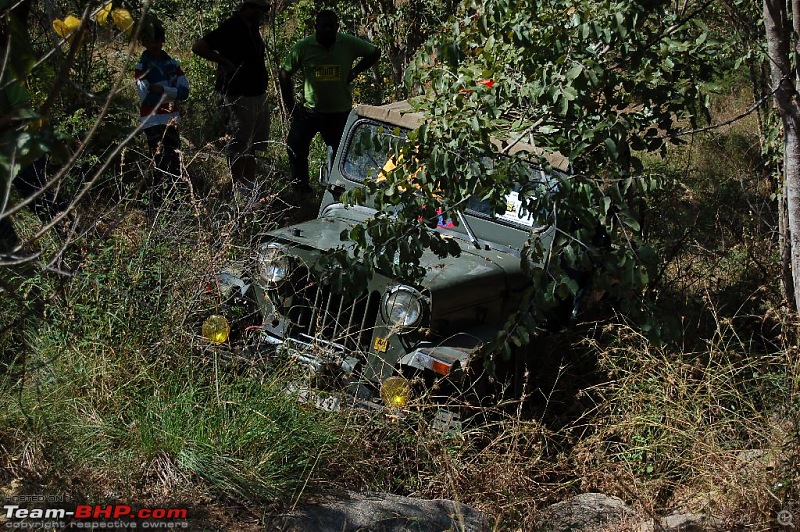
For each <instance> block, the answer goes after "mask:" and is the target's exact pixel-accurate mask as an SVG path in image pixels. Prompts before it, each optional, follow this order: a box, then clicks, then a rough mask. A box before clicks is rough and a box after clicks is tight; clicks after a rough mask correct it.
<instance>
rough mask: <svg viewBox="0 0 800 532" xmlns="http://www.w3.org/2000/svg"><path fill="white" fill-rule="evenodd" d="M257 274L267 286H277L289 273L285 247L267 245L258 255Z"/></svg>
mask: <svg viewBox="0 0 800 532" xmlns="http://www.w3.org/2000/svg"><path fill="white" fill-rule="evenodd" d="M258 273H259V275H260V276H261V278H262V279H263V280H264V281H265V282H267V283H268V284H277V283H279V282H281V281H283V279H284V278H285V277H286V275H287V274H288V273H289V257H288V256H287V255H286V246H283V245H281V244H267V245H266V246H264V247H263V248H262V249H261V252H260V253H259V254H258Z"/></svg>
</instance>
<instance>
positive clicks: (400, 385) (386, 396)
mask: <svg viewBox="0 0 800 532" xmlns="http://www.w3.org/2000/svg"><path fill="white" fill-rule="evenodd" d="M381 399H383V402H384V403H386V406H390V407H392V408H403V407H404V406H405V405H406V404H407V403H408V401H409V399H411V384H409V382H408V380H406V379H404V378H403V377H397V376H395V377H389V378H388V379H386V380H385V381H383V384H382V385H381Z"/></svg>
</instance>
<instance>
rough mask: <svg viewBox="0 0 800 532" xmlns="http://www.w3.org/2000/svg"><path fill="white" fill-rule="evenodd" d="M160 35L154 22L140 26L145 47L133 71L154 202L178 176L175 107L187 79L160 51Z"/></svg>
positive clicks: (186, 88)
mask: <svg viewBox="0 0 800 532" xmlns="http://www.w3.org/2000/svg"><path fill="white" fill-rule="evenodd" d="M164 37H165V34H164V27H163V26H162V25H161V23H160V22H158V21H152V22H151V23H150V24H147V25H146V26H145V27H144V28H143V29H142V31H141V36H140V41H141V43H142V45H143V46H144V47H145V50H144V52H142V56H141V58H140V59H139V62H138V63H136V68H135V73H134V74H135V77H136V90H137V92H138V93H139V100H140V102H141V105H140V107H139V115H140V117H141V118H140V119H141V122H142V124H143V128H144V132H145V135H146V136H147V145H148V147H149V148H150V154H151V155H152V157H153V161H154V163H155V166H156V171H155V172H153V173H154V176H155V177H154V183H153V188H154V191H155V196H154V202H155V203H158V202H160V200H161V199H162V196H161V194H163V192H164V191H163V188H164V186H165V185H166V184H167V183H169V182H170V181H174V180H175V179H176V177H177V176H180V156H179V151H180V147H181V140H180V134H179V130H178V126H179V125H180V123H181V114H180V107H179V106H180V102H181V101H183V100H186V99H187V98H188V97H189V81H188V80H187V79H186V75H184V73H183V70H181V67H180V65H179V64H178V62H177V61H175V59H173V58H172V57H170V56H169V54H167V52H165V51H164Z"/></svg>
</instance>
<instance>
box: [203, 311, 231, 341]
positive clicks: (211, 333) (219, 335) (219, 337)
mask: <svg viewBox="0 0 800 532" xmlns="http://www.w3.org/2000/svg"><path fill="white" fill-rule="evenodd" d="M202 334H203V338H205V339H206V340H208V341H209V342H211V343H214V344H221V343H222V342H224V341H225V340H227V339H228V336H229V335H230V334H231V326H230V324H229V323H228V320H226V319H225V316H220V315H219V314H214V315H213V316H209V317H208V318H206V320H205V321H204V322H203V329H202Z"/></svg>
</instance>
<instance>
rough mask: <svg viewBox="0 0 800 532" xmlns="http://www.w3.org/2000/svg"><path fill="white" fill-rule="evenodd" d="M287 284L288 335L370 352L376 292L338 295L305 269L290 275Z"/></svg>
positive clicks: (377, 294) (376, 300)
mask: <svg viewBox="0 0 800 532" xmlns="http://www.w3.org/2000/svg"><path fill="white" fill-rule="evenodd" d="M290 283H291V288H292V290H293V295H292V296H291V298H292V304H291V306H290V307H289V312H288V316H287V317H288V318H289V321H290V323H291V325H290V329H289V336H291V337H293V338H296V339H298V340H302V341H304V342H309V341H311V342H313V341H323V342H325V343H332V344H335V345H337V346H341V347H342V348H344V349H346V350H356V351H366V350H368V349H369V347H370V342H371V341H372V331H373V329H374V328H375V320H376V319H377V317H378V309H379V303H380V294H379V293H378V292H376V291H372V292H369V291H366V290H365V291H363V292H361V293H359V294H355V295H354V294H352V293H348V292H347V291H346V290H345V291H343V293H342V292H337V291H335V290H333V289H332V288H331V286H330V285H328V284H324V283H319V282H318V281H317V280H316V279H315V278H314V277H312V276H311V275H310V274H309V272H308V270H306V269H304V268H299V269H297V270H295V271H294V272H293V273H292V276H291V280H290Z"/></svg>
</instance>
